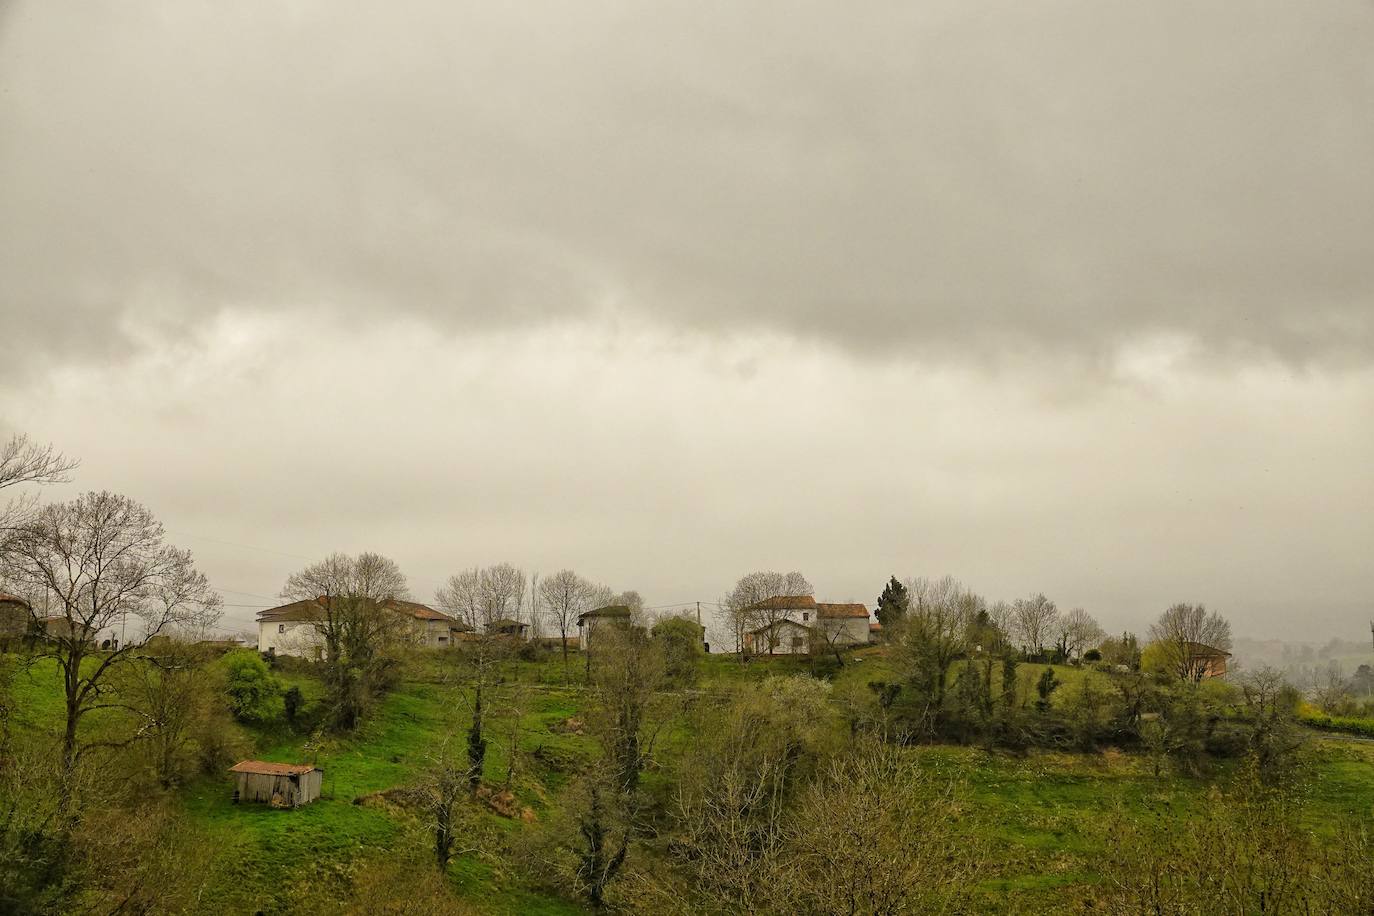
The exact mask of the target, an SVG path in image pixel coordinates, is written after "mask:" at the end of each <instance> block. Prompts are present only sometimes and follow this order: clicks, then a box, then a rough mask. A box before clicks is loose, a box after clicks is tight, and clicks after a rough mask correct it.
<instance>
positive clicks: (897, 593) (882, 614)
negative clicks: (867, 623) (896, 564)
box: [878, 576, 911, 630]
mask: <svg viewBox="0 0 1374 916" xmlns="http://www.w3.org/2000/svg"><path fill="white" fill-rule="evenodd" d="M910 604H911V596H910V595H908V594H907V588H906V586H905V585H903V584H902V583H901V582H899V581H897V577H896V576H893V577H892V578H890V579H889V580H888V582H887V585H885V586H883V593H882V594H881V595H879V596H878V623H880V624H882V626H883V629H884V630H886V629H888V628H889V627H891V626H894V625H895V624H897V623H900V622H901V620H902V618H904V617H905V616H906V612H907V608H908V607H910Z"/></svg>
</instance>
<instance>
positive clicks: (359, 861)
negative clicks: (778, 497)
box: [14, 650, 1374, 914]
mask: <svg viewBox="0 0 1374 916" xmlns="http://www.w3.org/2000/svg"><path fill="white" fill-rule="evenodd" d="M578 661H580V659H578ZM1043 667H1044V666H1029V665H1027V666H1023V668H1024V669H1026V670H1024V671H1023V673H1022V675H1021V676H1022V678H1024V680H1023V684H1022V689H1023V690H1029V689H1030V684H1031V683H1032V682H1033V680H1034V679H1035V678H1036V677H1038V676H1039V673H1040V671H1041V670H1042V669H1043ZM703 669H704V672H703V677H702V679H701V682H700V686H699V689H697V690H695V691H689V692H684V694H683V697H682V698H681V699H682V700H683V701H684V702H690V701H693V700H694V699H695V700H698V701H699V700H700V699H702V698H707V699H708V700H709V699H710V698H713V697H715V696H719V695H724V694H728V693H729V692H730V691H731V690H732V689H734V688H735V687H736V686H737V685H739V684H741V683H746V682H750V681H756V680H761V679H763V678H765V677H768V676H770V675H774V674H804V675H810V674H811V673H812V671H813V670H816V669H815V668H813V664H812V663H811V662H810V661H809V660H806V659H775V660H768V661H756V662H752V663H750V664H748V665H740V664H739V663H738V662H736V661H734V660H733V659H730V658H726V657H711V658H709V659H707V660H705V661H704V662H703ZM1055 670H1056V675H1057V677H1059V679H1060V680H1062V681H1063V682H1064V683H1065V685H1066V686H1065V688H1063V689H1062V690H1061V691H1059V692H1058V694H1057V697H1061V698H1062V697H1063V696H1067V695H1068V694H1069V693H1070V692H1071V690H1072V689H1073V687H1074V685H1079V684H1081V683H1082V681H1083V679H1084V678H1090V677H1094V676H1096V675H1095V674H1094V673H1093V672H1088V671H1084V670H1081V669H1077V668H1067V667H1061V668H1056V669H1055ZM579 673H580V669H579V668H577V667H574V668H573V669H572V678H571V681H572V683H564V673H563V668H562V663H561V662H560V661H559V660H558V659H557V658H552V659H548V660H543V661H538V662H520V663H513V664H512V665H511V666H510V667H509V670H508V672H507V677H508V679H509V681H510V682H512V683H518V684H521V685H523V688H524V690H523V692H524V694H525V702H524V707H523V710H522V712H521V714H520V716H519V718H518V728H514V727H511V728H509V729H507V732H508V735H506V736H502V735H495V736H494V737H493V741H492V745H491V750H490V752H489V754H488V756H487V759H486V764H485V778H486V780H487V782H489V783H491V784H493V785H495V786H503V785H505V784H506V782H507V780H508V777H509V783H510V789H511V794H512V796H513V798H514V805H513V806H512V807H513V811H510V810H508V811H506V812H505V813H498V811H496V810H494V809H493V808H491V807H488V806H483V805H476V806H475V810H474V811H472V812H471V813H470V818H471V820H470V822H469V831H470V834H471V837H472V839H473V840H474V844H475V845H476V846H477V847H478V848H476V849H475V850H473V851H468V852H464V854H462V855H460V856H459V857H458V858H457V859H456V860H455V861H454V862H453V863H452V864H451V865H450V867H449V869H448V872H447V874H446V876H445V880H447V881H449V882H451V886H452V887H453V888H454V889H455V890H456V892H457V894H458V895H459V896H460V898H461V899H462V900H463V901H464V903H465V904H466V905H467V906H468V907H470V911H471V912H473V913H481V914H525V913H536V914H538V913H547V914H556V913H560V914H561V913H578V912H584V911H585V910H584V905H583V904H582V903H581V902H580V901H578V900H577V899H575V898H574V896H573V895H572V894H570V893H564V892H562V891H561V890H560V889H558V888H548V887H540V886H538V885H537V884H536V883H535V882H533V881H531V880H530V879H529V877H528V875H527V874H526V873H525V871H524V870H523V869H522V868H521V866H520V860H519V858H518V854H517V852H516V851H513V850H517V851H518V849H519V848H520V843H519V839H520V837H521V835H522V834H523V833H524V832H526V831H528V830H530V829H532V828H533V827H534V826H535V825H538V824H539V823H541V822H545V821H547V820H548V819H550V818H555V817H558V816H559V815H560V812H561V809H562V807H563V805H564V802H565V794H564V793H565V789H566V787H567V785H568V783H569V779H570V777H571V776H572V774H574V773H575V772H576V771H577V770H578V769H579V767H581V766H582V765H584V764H585V763H586V762H588V761H590V760H592V759H593V758H594V756H595V755H596V754H597V746H596V743H595V741H594V739H593V738H592V737H590V735H589V734H587V732H586V729H584V728H582V727H581V723H582V721H583V720H584V719H585V717H586V715H587V712H588V710H587V695H586V692H585V690H584V689H583V687H581V686H580V684H579V683H577V680H578V675H579ZM818 673H819V674H820V675H821V676H825V677H829V678H830V679H831V680H832V681H833V683H834V686H835V693H836V694H837V695H840V694H842V692H843V691H845V690H855V689H859V690H862V689H866V684H867V683H868V682H869V681H872V680H883V679H885V678H887V677H890V676H891V668H890V665H889V664H888V662H887V660H886V659H885V658H884V657H883V656H882V654H881V653H880V652H877V651H874V650H865V651H862V652H860V653H857V654H855V655H851V656H850V657H849V658H848V659H847V661H846V664H845V665H844V666H843V667H840V668H836V667H835V666H834V665H833V664H831V665H821V666H819V671H818ZM280 676H281V677H282V679H283V681H284V682H285V683H286V684H287V685H294V686H297V687H299V688H301V690H302V692H303V694H304V695H305V697H306V701H307V708H306V715H305V716H303V719H305V720H308V719H309V712H310V709H311V706H312V705H313V704H316V703H318V701H319V698H320V696H321V693H322V691H321V687H320V685H319V683H318V682H317V681H316V680H315V679H314V678H313V677H312V676H311V675H310V674H308V673H303V672H297V673H282V674H281V675H280ZM56 678H57V671H56V669H55V668H53V667H52V666H51V665H49V664H47V663H43V662H40V663H36V664H33V665H31V666H28V667H26V668H23V669H22V670H21V671H20V672H19V674H18V676H17V677H16V680H15V684H14V689H15V700H16V712H17V715H16V717H15V721H16V722H17V724H18V726H19V732H20V734H21V736H22V737H23V740H26V741H31V742H43V741H47V740H52V737H53V735H54V734H55V731H54V730H55V727H56V725H57V723H58V722H59V720H60V717H61V702H60V695H59V693H58V683H57V679H56ZM469 715H470V713H469V711H468V707H467V703H466V700H465V698H464V692H463V690H462V689H461V686H460V685H458V684H456V683H454V682H452V681H451V680H449V679H447V678H446V677H445V667H444V660H443V659H442V658H441V657H434V656H430V657H424V658H422V659H419V660H417V662H416V663H414V664H412V666H411V667H410V670H409V674H408V676H407V677H406V678H404V679H403V680H402V681H401V682H400V683H399V684H398V686H396V687H395V689H393V690H391V691H390V692H389V693H388V694H386V695H385V697H384V698H382V699H381V701H380V702H379V704H378V706H377V707H376V709H375V710H374V712H373V714H372V715H371V717H370V718H369V719H368V720H367V722H366V724H365V725H364V726H363V727H362V728H361V729H360V730H359V731H358V732H356V733H355V734H353V735H351V736H349V737H346V738H322V737H320V736H319V735H315V734H312V733H309V732H307V731H304V730H302V731H297V730H294V729H292V728H289V727H287V726H286V725H284V724H282V723H280V722H279V723H275V724H274V725H272V726H271V727H251V726H244V733H245V734H244V737H245V740H246V742H247V747H248V748H249V749H250V750H251V753H252V755H253V756H255V757H258V758H261V759H264V760H271V761H280V762H300V761H303V760H308V761H311V762H315V763H317V764H318V765H320V766H321V767H322V768H323V769H324V771H325V774H326V775H325V779H324V797H323V798H322V799H320V800H319V801H318V802H316V803H314V804H311V805H307V806H305V807H302V808H299V809H296V810H288V811H281V810H274V809H271V808H269V807H266V806H258V805H237V804H234V803H233V802H232V800H231V791H232V786H231V781H230V779H229V776H228V775H227V774H224V775H216V776H210V777H204V778H200V779H197V780H195V781H192V782H190V783H189V784H187V785H184V786H181V787H179V788H177V789H175V790H173V793H172V794H173V799H174V801H175V803H176V805H177V806H178V807H179V808H180V809H181V810H182V811H183V812H184V814H185V816H186V824H187V829H188V830H190V831H192V832H193V833H194V834H195V837H196V839H198V840H200V841H202V842H204V843H206V844H208V845H209V846H210V847H212V848H213V850H214V855H213V857H212V858H211V860H210V864H209V866H208V867H209V871H210V879H209V883H208V886H207V889H206V892H205V897H204V899H205V900H206V902H207V911H208V910H213V911H216V912H225V913H257V912H262V913H286V912H308V911H311V909H312V907H315V906H318V905H319V904H320V901H327V900H332V899H343V898H346V897H347V895H348V889H349V886H350V883H351V882H353V881H354V880H355V879H356V878H357V877H358V876H359V875H360V874H364V873H368V871H369V870H374V871H375V870H380V871H382V872H385V871H386V870H387V869H392V870H398V871H399V874H400V876H401V877H400V878H398V880H402V881H404V880H406V878H405V876H406V875H414V874H417V873H424V872H433V871H434V866H433V861H432V858H430V856H429V853H428V851H427V847H426V844H427V842H428V834H427V828H426V826H425V823H424V822H423V820H422V819H421V818H419V817H418V816H417V815H416V814H415V813H414V812H413V810H410V809H407V808H406V807H405V806H404V805H403V804H397V803H395V802H394V801H393V800H392V799H391V798H390V797H389V791H390V790H394V789H398V788H399V789H404V788H405V787H406V786H408V785H413V784H414V783H415V782H416V780H417V778H418V774H420V773H423V772H424V771H425V769H426V768H427V767H428V766H429V764H430V762H431V759H432V755H433V754H434V753H435V750H436V748H438V747H439V746H440V745H441V744H442V743H443V742H444V741H446V740H452V739H453V738H454V736H461V734H462V731H463V730H464V729H465V728H466V726H467V724H468V722H469ZM111 724H112V723H110V722H106V723H104V724H102V723H101V722H99V721H93V722H92V723H91V724H90V727H91V728H93V729H98V728H101V727H108V726H109V725H111ZM688 728H689V726H687V725H683V724H680V723H679V724H676V725H675V726H674V727H673V728H670V729H669V730H668V731H667V732H665V734H664V736H663V739H662V741H661V742H660V743H659V745H658V747H657V750H656V756H657V758H658V760H657V766H656V767H655V768H654V769H653V770H651V771H650V773H648V774H646V775H647V779H648V781H649V782H650V784H651V788H652V781H653V780H654V779H666V775H665V774H666V773H668V772H671V770H672V767H673V764H674V759H675V757H676V755H677V754H678V752H679V750H680V749H681V748H682V747H683V746H684V745H685V742H688V741H690V740H691V735H690V733H689V732H688V731H687V729H688ZM512 742H513V743H514V745H515V747H516V748H518V753H517V764H516V767H515V769H514V771H513V772H511V771H510V769H509V768H508V763H509V762H510V757H509V747H510V745H511V743H512ZM905 753H908V754H910V755H913V756H914V757H915V758H916V759H917V760H919V762H920V765H921V766H922V767H923V768H924V769H926V770H927V771H929V772H930V773H932V774H934V775H936V776H938V777H939V778H941V779H943V780H947V781H948V782H949V784H950V785H951V786H952V791H953V792H954V795H955V797H956V799H957V803H958V808H957V810H958V812H959V818H960V821H961V826H962V827H963V828H964V829H966V830H968V831H970V834H971V835H973V836H976V837H977V838H978V839H979V840H980V841H981V842H980V844H979V849H980V853H979V862H978V863H977V868H976V887H975V896H974V899H975V902H976V906H977V907H978V908H979V909H980V910H981V911H984V912H989V913H992V912H1027V913H1031V912H1037V913H1038V912H1078V911H1082V910H1083V908H1084V907H1091V906H1093V905H1094V902H1095V901H1097V900H1098V899H1099V898H1101V897H1102V896H1103V894H1104V893H1105V892H1106V890H1108V888H1106V887H1104V885H1103V881H1104V877H1103V874H1102V872H1101V870H1100V868H1099V866H1100V863H1101V862H1102V860H1103V857H1104V856H1106V855H1108V854H1110V852H1111V844H1112V836H1111V824H1112V823H1113V822H1114V820H1115V819H1120V818H1125V819H1128V820H1130V819H1134V820H1145V819H1152V818H1154V819H1157V818H1159V817H1162V816H1166V814H1167V816H1168V817H1170V818H1175V819H1180V822H1181V823H1186V822H1187V821H1189V820H1190V819H1193V818H1203V817H1206V816H1207V811H1208V806H1209V799H1210V798H1211V795H1212V793H1213V792H1214V791H1215V790H1216V787H1217V786H1224V785H1225V784H1226V783H1227V781H1228V780H1229V779H1231V778H1232V777H1233V772H1232V771H1233V769H1234V765H1232V766H1226V765H1222V766H1218V767H1215V768H1213V769H1212V770H1210V771H1209V772H1207V773H1206V774H1203V775H1198V776H1188V775H1183V774H1180V773H1176V772H1171V773H1167V774H1165V775H1163V776H1159V777H1157V776H1155V775H1154V772H1153V768H1152V766H1151V764H1150V762H1149V761H1148V760H1147V759H1146V758H1145V757H1144V756H1142V755H1140V754H1135V753H1126V752H1123V751H1121V750H1118V749H1113V748H1107V749H1105V750H1101V751H1097V752H1093V753H1061V752H1050V751H1043V750H1030V751H1028V752H1026V753H1021V754H1014V753H1008V752H1002V751H988V750H983V749H980V748H974V747H960V746H949V745H944V746H915V747H910V748H908V749H906V751H905ZM1306 753H1307V758H1308V761H1309V764H1308V766H1307V767H1306V768H1305V770H1304V773H1305V776H1304V785H1303V786H1302V789H1301V791H1302V792H1303V795H1304V798H1305V806H1304V811H1305V817H1306V818H1307V819H1308V821H1309V823H1310V826H1311V829H1312V830H1314V831H1318V832H1320V831H1321V830H1322V829H1323V825H1324V824H1326V823H1328V822H1330V821H1331V820H1332V819H1333V818H1334V816H1335V815H1337V814H1342V813H1358V814H1363V815H1368V814H1369V813H1370V812H1371V810H1374V744H1365V743H1362V742H1354V741H1341V740H1328V739H1322V738H1320V737H1316V736H1314V738H1313V740H1312V741H1311V742H1310V743H1309V748H1308V750H1307V752H1306ZM510 813H514V814H515V816H513V817H512V816H506V814H510ZM212 901H213V906H210V905H208V904H210V902H212ZM326 910H327V907H326Z"/></svg>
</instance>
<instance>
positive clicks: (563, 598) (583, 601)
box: [539, 569, 595, 680]
mask: <svg viewBox="0 0 1374 916" xmlns="http://www.w3.org/2000/svg"><path fill="white" fill-rule="evenodd" d="M594 589H595V587H594V586H593V585H592V584H591V583H590V582H588V581H587V580H586V579H583V578H582V577H581V576H579V575H578V574H577V573H575V572H573V571H572V570H571V569H560V570H559V571H558V572H556V573H554V574H553V575H552V576H548V577H546V578H545V579H544V581H543V582H541V583H539V591H540V593H541V595H542V596H543V599H544V607H545V608H546V611H547V614H548V617H549V620H550V621H551V622H552V624H553V626H554V628H555V629H557V630H558V635H559V636H560V637H561V639H562V645H563V677H564V679H565V680H566V678H567V676H568V634H569V633H571V632H572V631H573V628H574V627H575V626H577V618H578V617H579V616H580V615H581V614H583V613H584V612H586V611H588V610H590V606H589V604H588V600H589V599H590V598H592V597H593V596H594V594H595V592H594Z"/></svg>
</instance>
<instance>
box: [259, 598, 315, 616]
mask: <svg viewBox="0 0 1374 916" xmlns="http://www.w3.org/2000/svg"><path fill="white" fill-rule="evenodd" d="M323 615H324V606H323V603H322V602H321V601H320V599H318V598H316V599H314V600H313V601H312V600H309V599H304V600H301V601H293V602H291V603H290V604H283V605H281V606H280V607H270V608H268V609H267V610H265V611H258V620H319V619H320V618H321V617H322V616H323Z"/></svg>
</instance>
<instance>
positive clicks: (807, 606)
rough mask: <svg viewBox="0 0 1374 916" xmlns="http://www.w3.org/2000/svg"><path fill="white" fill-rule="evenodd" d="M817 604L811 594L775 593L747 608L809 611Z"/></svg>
mask: <svg viewBox="0 0 1374 916" xmlns="http://www.w3.org/2000/svg"><path fill="white" fill-rule="evenodd" d="M815 606H816V599H815V598H813V597H812V596H811V595H774V596H773V597H772V598H764V599H763V600H762V601H755V602H754V603H753V604H751V605H749V607H748V608H746V610H759V611H809V610H811V609H812V608H814V607H815Z"/></svg>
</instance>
